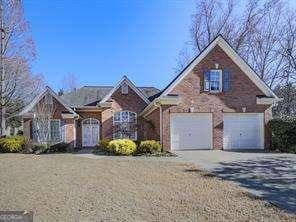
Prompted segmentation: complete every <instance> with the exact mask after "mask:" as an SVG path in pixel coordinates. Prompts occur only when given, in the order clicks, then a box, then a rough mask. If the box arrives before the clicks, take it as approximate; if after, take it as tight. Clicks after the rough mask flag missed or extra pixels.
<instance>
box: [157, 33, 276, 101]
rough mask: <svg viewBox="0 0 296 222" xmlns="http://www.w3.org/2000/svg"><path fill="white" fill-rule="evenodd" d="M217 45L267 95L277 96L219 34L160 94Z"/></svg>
mask: <svg viewBox="0 0 296 222" xmlns="http://www.w3.org/2000/svg"><path fill="white" fill-rule="evenodd" d="M216 45H219V46H220V47H221V49H222V50H223V51H224V52H225V53H226V54H227V55H228V56H229V57H230V58H231V59H232V61H233V62H234V63H235V64H236V65H238V67H239V68H240V69H241V70H242V71H243V72H244V73H245V74H246V75H247V76H248V77H249V78H250V79H251V80H252V81H253V82H254V84H255V85H256V86H257V87H258V88H259V89H260V90H261V91H262V92H263V93H264V94H265V95H266V96H268V97H274V98H278V97H277V96H276V95H275V94H274V92H273V91H272V90H271V89H270V88H269V87H268V86H267V85H266V84H265V83H264V82H263V80H262V79H260V77H259V76H258V75H257V74H256V73H255V72H254V70H253V69H252V68H251V67H250V66H249V65H248V64H247V63H246V62H245V61H244V60H243V59H242V58H241V57H240V56H239V55H238V54H237V52H235V50H234V49H233V48H232V47H231V46H230V45H229V43H227V42H226V41H225V39H224V38H223V37H222V36H221V35H219V36H218V37H217V38H216V39H214V40H213V41H212V42H211V43H210V44H209V45H208V46H207V47H206V48H205V49H204V51H202V53H201V54H199V55H198V56H197V57H196V58H195V59H194V60H193V62H192V63H191V64H190V65H189V66H188V67H187V68H186V69H185V70H183V72H182V73H181V74H180V76H179V77H178V78H177V79H176V80H175V81H174V82H173V83H172V84H171V85H170V86H169V87H168V88H167V89H166V90H165V91H164V92H163V93H162V94H161V95H160V96H165V95H168V94H169V93H170V92H171V91H172V89H173V88H175V86H176V85H177V84H179V83H180V82H181V81H182V79H184V77H185V76H186V75H188V74H189V73H190V72H191V71H192V70H193V69H194V67H195V66H196V65H197V64H199V63H200V62H201V61H202V60H203V59H204V58H205V57H206V56H207V55H208V54H209V53H210V52H211V51H212V50H213V48H214V47H215V46H216Z"/></svg>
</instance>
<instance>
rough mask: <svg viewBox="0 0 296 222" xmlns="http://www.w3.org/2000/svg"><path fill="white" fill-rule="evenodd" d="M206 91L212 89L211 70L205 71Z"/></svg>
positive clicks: (204, 85)
mask: <svg viewBox="0 0 296 222" xmlns="http://www.w3.org/2000/svg"><path fill="white" fill-rule="evenodd" d="M203 87H204V89H203V90H204V91H210V70H205V71H204V84H203Z"/></svg>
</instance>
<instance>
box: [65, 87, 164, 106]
mask: <svg viewBox="0 0 296 222" xmlns="http://www.w3.org/2000/svg"><path fill="white" fill-rule="evenodd" d="M137 88H138V89H139V90H141V91H142V92H143V93H144V95H145V96H146V97H147V98H149V97H152V96H154V95H155V94H157V93H159V92H160V90H159V89H157V88H155V87H137ZM112 89H113V86H83V87H81V88H79V89H76V90H73V91H71V92H68V93H65V94H64V95H62V96H61V98H62V99H63V100H64V101H65V102H66V103H67V104H68V105H69V106H71V107H77V106H84V105H94V104H95V103H96V102H99V101H100V100H101V99H103V98H104V96H106V95H107V94H108V92H109V91H111V90H112Z"/></svg>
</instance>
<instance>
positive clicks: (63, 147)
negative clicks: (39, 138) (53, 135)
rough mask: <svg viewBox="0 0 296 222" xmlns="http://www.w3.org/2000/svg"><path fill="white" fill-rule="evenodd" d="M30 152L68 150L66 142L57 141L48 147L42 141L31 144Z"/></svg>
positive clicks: (61, 151)
mask: <svg viewBox="0 0 296 222" xmlns="http://www.w3.org/2000/svg"><path fill="white" fill-rule="evenodd" d="M31 150H32V153H35V154H43V153H65V152H68V150H69V144H68V143H64V142H61V143H57V144H54V145H51V146H50V147H47V145H46V144H42V143H35V144H33V145H32V148H31Z"/></svg>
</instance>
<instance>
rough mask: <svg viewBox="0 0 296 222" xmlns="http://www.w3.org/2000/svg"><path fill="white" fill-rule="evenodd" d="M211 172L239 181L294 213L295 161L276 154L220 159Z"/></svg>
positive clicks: (257, 193)
mask: <svg viewBox="0 0 296 222" xmlns="http://www.w3.org/2000/svg"><path fill="white" fill-rule="evenodd" d="M212 171H213V172H215V173H216V174H218V175H219V176H220V177H222V178H223V179H226V180H231V181H234V182H237V183H239V185H240V186H242V187H245V188H248V189H249V190H250V191H251V192H252V193H254V194H256V195H258V196H260V197H263V198H264V199H266V200H267V201H270V202H271V203H273V204H275V205H277V206H278V207H279V208H281V209H283V210H286V211H288V212H293V213H296V161H295V159H294V158H289V157H284V156H278V157H265V158H260V159H249V160H240V161H231V162H220V163H219V166H217V167H215V168H214V169H212Z"/></svg>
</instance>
